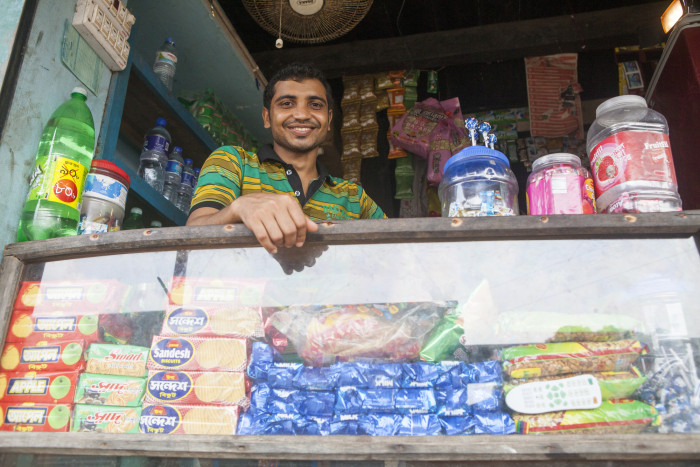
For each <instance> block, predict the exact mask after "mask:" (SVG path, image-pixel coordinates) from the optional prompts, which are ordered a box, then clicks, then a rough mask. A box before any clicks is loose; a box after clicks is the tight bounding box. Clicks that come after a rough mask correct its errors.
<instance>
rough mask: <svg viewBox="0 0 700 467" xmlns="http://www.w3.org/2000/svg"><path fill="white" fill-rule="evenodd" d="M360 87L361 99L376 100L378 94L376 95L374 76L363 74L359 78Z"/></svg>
mask: <svg viewBox="0 0 700 467" xmlns="http://www.w3.org/2000/svg"><path fill="white" fill-rule="evenodd" d="M357 83H358V87H359V93H360V100H362V101H375V100H376V99H377V96H375V95H374V76H372V75H361V76H359V77H358V78H357Z"/></svg>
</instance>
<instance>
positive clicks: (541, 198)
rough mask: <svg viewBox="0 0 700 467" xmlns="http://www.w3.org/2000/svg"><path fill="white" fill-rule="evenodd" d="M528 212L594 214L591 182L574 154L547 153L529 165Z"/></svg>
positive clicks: (534, 213)
mask: <svg viewBox="0 0 700 467" xmlns="http://www.w3.org/2000/svg"><path fill="white" fill-rule="evenodd" d="M526 199H527V213H528V214H531V215H543V214H594V213H595V212H596V208H595V194H594V189H593V179H592V178H591V175H590V173H589V172H588V170H586V168H585V167H582V166H581V159H580V158H579V157H578V156H576V155H575V154H568V153H563V152H560V153H555V154H547V155H546V156H542V157H540V158H539V159H536V160H535V162H533V164H532V173H531V174H530V176H529V177H528V178H527V191H526Z"/></svg>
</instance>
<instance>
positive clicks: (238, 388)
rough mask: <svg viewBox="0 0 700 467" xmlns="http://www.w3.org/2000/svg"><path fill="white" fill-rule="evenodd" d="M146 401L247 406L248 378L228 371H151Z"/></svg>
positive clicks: (153, 402)
mask: <svg viewBox="0 0 700 467" xmlns="http://www.w3.org/2000/svg"><path fill="white" fill-rule="evenodd" d="M144 402H145V403H148V404H176V405H240V406H242V407H247V406H248V398H247V397H246V382H245V376H244V374H243V373H236V372H228V371H216V372H208V371H188V372H184V371H163V370H151V371H149V372H148V381H147V384H146V394H145V397H144Z"/></svg>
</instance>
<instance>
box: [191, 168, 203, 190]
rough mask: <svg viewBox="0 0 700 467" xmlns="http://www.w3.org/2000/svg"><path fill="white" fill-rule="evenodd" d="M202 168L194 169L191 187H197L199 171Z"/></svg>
mask: <svg viewBox="0 0 700 467" xmlns="http://www.w3.org/2000/svg"><path fill="white" fill-rule="evenodd" d="M201 170H202V169H194V181H193V182H192V188H197V183H198V182H199V172H201Z"/></svg>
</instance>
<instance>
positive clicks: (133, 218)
mask: <svg viewBox="0 0 700 467" xmlns="http://www.w3.org/2000/svg"><path fill="white" fill-rule="evenodd" d="M145 228H146V226H145V225H144V222H143V210H141V208H139V207H136V206H134V207H132V208H131V210H130V211H129V215H128V216H127V217H126V219H124V222H123V223H122V230H134V229H145Z"/></svg>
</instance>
